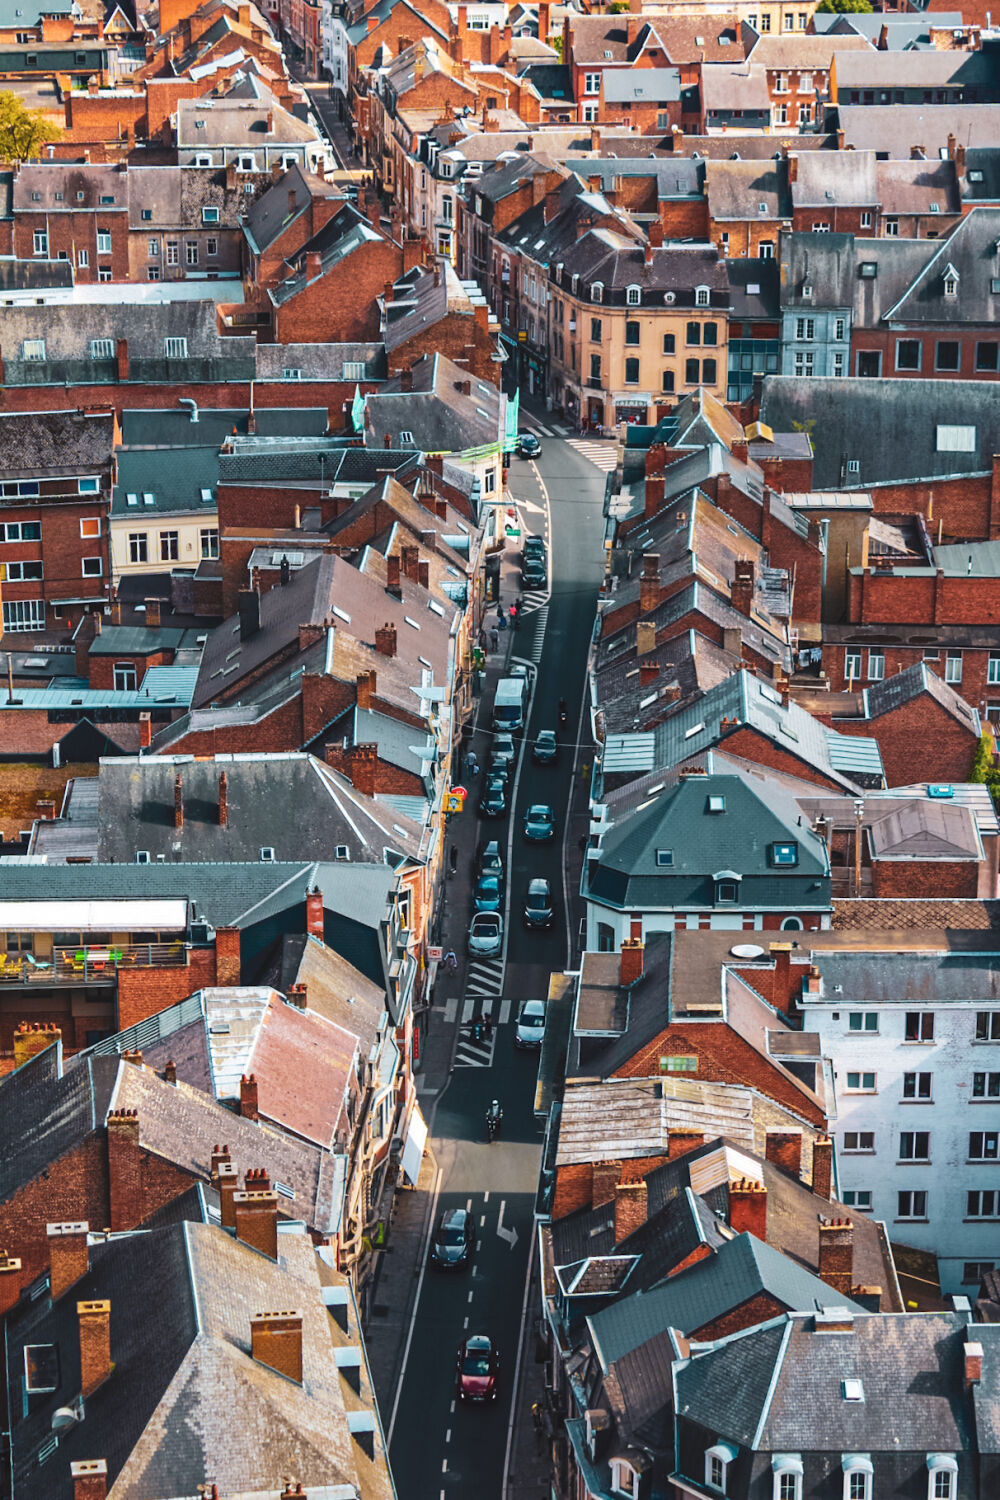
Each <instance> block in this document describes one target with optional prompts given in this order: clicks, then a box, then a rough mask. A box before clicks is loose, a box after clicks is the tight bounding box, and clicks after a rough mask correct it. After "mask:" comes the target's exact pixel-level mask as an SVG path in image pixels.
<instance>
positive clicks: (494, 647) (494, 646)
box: [490, 630, 500, 651]
mask: <svg viewBox="0 0 1000 1500" xmlns="http://www.w3.org/2000/svg"><path fill="white" fill-rule="evenodd" d="M499 649H500V636H499V633H498V632H497V631H496V630H491V631H490V650H491V651H499Z"/></svg>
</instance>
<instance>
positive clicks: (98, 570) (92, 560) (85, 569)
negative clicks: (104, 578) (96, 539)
mask: <svg viewBox="0 0 1000 1500" xmlns="http://www.w3.org/2000/svg"><path fill="white" fill-rule="evenodd" d="M80 571H81V572H82V574H83V576H84V578H100V577H101V575H102V574H103V572H104V563H103V561H102V560H101V558H99V557H85V558H83V559H82V561H81V565H80Z"/></svg>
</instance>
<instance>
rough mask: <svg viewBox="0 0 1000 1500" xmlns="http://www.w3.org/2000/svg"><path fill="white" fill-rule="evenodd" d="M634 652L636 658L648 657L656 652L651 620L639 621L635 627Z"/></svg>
mask: <svg viewBox="0 0 1000 1500" xmlns="http://www.w3.org/2000/svg"><path fill="white" fill-rule="evenodd" d="M635 650H636V655H637V656H648V655H649V653H650V652H651V651H655V650H656V625H655V624H654V622H653V621H652V620H639V621H638V622H637V624H636V627H635Z"/></svg>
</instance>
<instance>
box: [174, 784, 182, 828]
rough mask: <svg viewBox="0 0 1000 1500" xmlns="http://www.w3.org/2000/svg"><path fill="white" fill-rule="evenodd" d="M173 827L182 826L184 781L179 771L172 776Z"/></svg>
mask: <svg viewBox="0 0 1000 1500" xmlns="http://www.w3.org/2000/svg"><path fill="white" fill-rule="evenodd" d="M174 827H175V828H183V827H184V782H183V780H182V778H181V774H180V772H178V773H177V775H176V776H175V777H174Z"/></svg>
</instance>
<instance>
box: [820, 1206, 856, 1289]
mask: <svg viewBox="0 0 1000 1500" xmlns="http://www.w3.org/2000/svg"><path fill="white" fill-rule="evenodd" d="M819 1276H820V1280H821V1281H825V1282H826V1284H827V1286H832V1287H833V1289H834V1291H836V1292H838V1293H839V1294H840V1296H842V1297H849V1296H850V1295H851V1289H852V1286H853V1284H854V1225H853V1224H852V1223H851V1221H850V1219H820V1221H819Z"/></svg>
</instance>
